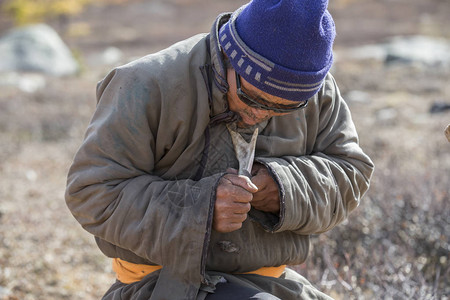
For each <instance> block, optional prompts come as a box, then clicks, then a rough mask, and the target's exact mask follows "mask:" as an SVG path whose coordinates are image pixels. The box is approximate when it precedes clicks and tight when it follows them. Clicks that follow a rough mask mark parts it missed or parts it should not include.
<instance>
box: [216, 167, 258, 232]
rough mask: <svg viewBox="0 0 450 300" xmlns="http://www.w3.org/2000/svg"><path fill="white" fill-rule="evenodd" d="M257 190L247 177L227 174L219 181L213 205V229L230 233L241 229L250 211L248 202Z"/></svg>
mask: <svg viewBox="0 0 450 300" xmlns="http://www.w3.org/2000/svg"><path fill="white" fill-rule="evenodd" d="M257 191H258V188H257V187H256V185H254V184H253V183H252V182H251V180H250V179H249V178H248V177H247V176H241V175H236V174H227V175H225V176H224V177H222V178H221V179H220V181H219V185H218V186H217V190H216V203H215V205H214V216H213V228H214V230H216V231H219V232H232V231H235V230H238V229H239V228H241V227H242V223H243V222H244V221H245V219H247V213H248V212H249V211H250V208H251V205H250V201H252V199H253V193H256V192H257Z"/></svg>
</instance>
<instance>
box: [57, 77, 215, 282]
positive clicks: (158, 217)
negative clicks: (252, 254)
mask: <svg viewBox="0 0 450 300" xmlns="http://www.w3.org/2000/svg"><path fill="white" fill-rule="evenodd" d="M121 73H123V71H120V70H115V71H113V72H112V73H110V74H109V75H108V76H107V77H106V78H105V79H104V80H103V81H102V82H101V83H100V84H99V85H98V88H97V99H98V105H97V108H96V111H95V113H94V116H93V118H92V120H91V123H90V125H89V127H88V129H87V133H86V136H85V140H84V142H83V143H82V145H81V147H80V149H79V150H78V152H77V153H76V155H75V157H74V160H73V164H72V166H71V167H70V170H69V174H68V180H67V188H66V194H65V198H66V203H67V205H68V207H69V209H70V211H71V212H72V214H73V215H74V217H75V218H76V219H77V220H78V222H79V223H80V224H81V225H82V226H83V228H85V229H86V230H87V231H89V232H90V233H92V234H93V235H95V236H96V237H100V238H101V239H103V240H105V241H108V242H110V243H112V244H114V245H117V246H119V247H121V248H124V249H127V250H129V251H132V252H134V253H135V254H137V255H138V256H140V257H142V258H144V259H147V260H149V261H151V262H153V263H155V264H159V265H163V266H164V267H165V268H173V272H174V273H177V274H181V275H182V276H184V277H183V278H185V279H187V280H192V281H196V282H199V278H198V276H200V272H199V271H200V263H201V257H202V253H203V249H204V248H205V247H204V243H205V241H206V235H207V232H208V230H210V229H209V228H210V227H211V215H212V212H211V207H212V205H213V203H212V202H213V201H212V199H214V198H215V194H214V193H215V187H216V184H217V182H218V180H219V177H220V175H219V174H218V175H214V176H211V177H205V178H203V179H201V180H199V181H193V180H190V179H183V180H163V179H162V178H161V177H158V176H156V175H155V174H154V172H153V171H154V166H155V153H154V149H155V143H156V137H157V134H158V132H157V130H158V127H157V123H158V122H159V117H158V115H159V110H160V107H159V105H160V104H158V101H154V102H152V105H149V100H148V99H149V97H158V96H159V95H158V94H159V93H160V92H159V91H157V89H156V90H155V91H153V90H148V88H146V87H145V86H149V85H148V84H147V85H146V84H141V82H139V80H140V79H139V78H137V77H135V76H133V74H132V73H131V72H126V73H125V74H121ZM130 86H132V88H127V87H130Z"/></svg>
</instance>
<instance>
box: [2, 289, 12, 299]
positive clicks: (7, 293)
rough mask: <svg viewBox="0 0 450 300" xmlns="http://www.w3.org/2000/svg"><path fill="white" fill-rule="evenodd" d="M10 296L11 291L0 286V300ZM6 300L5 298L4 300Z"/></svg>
mask: <svg viewBox="0 0 450 300" xmlns="http://www.w3.org/2000/svg"><path fill="white" fill-rule="evenodd" d="M10 295H11V291H10V290H8V289H7V288H5V287H2V286H0V299H4V298H6V297H8V296H10ZM6 299H7V298H6Z"/></svg>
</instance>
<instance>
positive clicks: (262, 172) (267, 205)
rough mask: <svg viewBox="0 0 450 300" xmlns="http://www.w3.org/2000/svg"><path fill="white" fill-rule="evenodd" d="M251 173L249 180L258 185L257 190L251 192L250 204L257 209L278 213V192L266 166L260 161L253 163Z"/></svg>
mask: <svg viewBox="0 0 450 300" xmlns="http://www.w3.org/2000/svg"><path fill="white" fill-rule="evenodd" d="M252 175H253V177H252V178H251V180H252V182H253V183H254V184H255V185H256V186H257V187H258V191H257V192H256V193H254V194H253V200H252V201H251V202H250V204H251V205H252V206H253V207H254V208H256V209H258V210H261V211H265V212H271V213H275V214H278V213H279V211H280V193H279V190H278V185H277V183H276V182H275V180H274V179H273V178H272V176H270V174H269V171H268V170H267V168H266V167H265V166H264V165H262V164H260V163H255V164H253V168H252Z"/></svg>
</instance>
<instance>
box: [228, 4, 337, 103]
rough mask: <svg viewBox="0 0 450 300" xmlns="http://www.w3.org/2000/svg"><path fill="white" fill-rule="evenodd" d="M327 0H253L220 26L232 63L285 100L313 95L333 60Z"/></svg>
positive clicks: (254, 82) (332, 31)
mask: <svg viewBox="0 0 450 300" xmlns="http://www.w3.org/2000/svg"><path fill="white" fill-rule="evenodd" d="M327 6H328V0H253V1H251V2H250V3H248V4H246V5H244V6H242V7H241V8H239V9H238V10H236V11H235V12H234V13H233V14H232V15H231V18H230V19H229V20H228V22H227V23H226V24H224V25H223V26H222V28H221V29H220V31H219V42H220V45H221V46H222V48H223V50H224V52H225V53H226V55H227V56H228V58H229V60H230V63H231V65H232V66H233V68H234V69H235V70H236V72H238V74H239V75H241V76H242V77H243V78H244V79H245V80H246V81H248V82H249V83H250V84H252V85H253V86H255V87H257V88H258V89H260V90H262V91H264V92H266V93H268V94H271V95H274V96H278V97H281V98H284V99H287V100H293V101H303V100H307V99H309V98H310V97H312V96H314V95H315V94H316V93H317V92H318V90H319V88H320V87H321V85H322V82H323V79H324V78H325V76H326V74H327V73H328V71H329V70H330V68H331V65H332V63H333V52H332V47H333V41H334V38H335V36H336V31H335V26H334V21H333V18H332V17H331V15H330V13H329V12H328V10H327Z"/></svg>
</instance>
